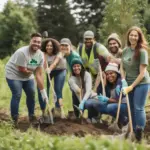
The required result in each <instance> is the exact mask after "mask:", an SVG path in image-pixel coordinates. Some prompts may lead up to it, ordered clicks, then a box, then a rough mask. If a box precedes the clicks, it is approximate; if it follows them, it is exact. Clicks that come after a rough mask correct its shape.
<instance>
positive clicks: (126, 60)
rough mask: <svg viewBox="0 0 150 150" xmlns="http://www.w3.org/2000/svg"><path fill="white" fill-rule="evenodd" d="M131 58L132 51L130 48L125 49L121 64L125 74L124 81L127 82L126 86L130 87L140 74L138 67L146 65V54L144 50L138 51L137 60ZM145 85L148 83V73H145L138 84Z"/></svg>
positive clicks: (132, 55)
mask: <svg viewBox="0 0 150 150" xmlns="http://www.w3.org/2000/svg"><path fill="white" fill-rule="evenodd" d="M133 57H134V50H132V49H131V48H130V47H127V48H125V49H124V50H123V53H122V63H123V69H124V71H125V72H126V80H127V82H128V85H131V84H132V83H133V82H134V81H135V80H136V78H137V76H138V75H139V74H140V70H139V68H140V65H141V64H145V65H148V53H147V51H146V50H145V49H141V50H140V56H139V58H137V59H135V58H133ZM147 83H150V80H149V73H148V71H146V73H145V76H144V78H143V80H142V81H141V82H140V84H147Z"/></svg>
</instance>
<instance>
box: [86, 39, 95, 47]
mask: <svg viewBox="0 0 150 150" xmlns="http://www.w3.org/2000/svg"><path fill="white" fill-rule="evenodd" d="M93 42H94V38H85V39H84V43H85V46H86V47H92V45H93Z"/></svg>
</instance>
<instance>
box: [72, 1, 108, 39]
mask: <svg viewBox="0 0 150 150" xmlns="http://www.w3.org/2000/svg"><path fill="white" fill-rule="evenodd" d="M105 1H106V0H93V1H91V0H72V3H73V4H72V5H73V6H72V11H73V12H74V13H73V16H74V17H75V18H76V21H77V23H78V25H77V27H78V30H79V36H80V37H82V36H83V32H84V31H85V30H88V29H90V30H92V31H94V32H95V33H96V38H97V39H99V35H98V34H97V29H98V28H99V24H101V22H102V19H103V16H104V9H105V6H106V2H105Z"/></svg>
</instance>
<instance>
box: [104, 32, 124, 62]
mask: <svg viewBox="0 0 150 150" xmlns="http://www.w3.org/2000/svg"><path fill="white" fill-rule="evenodd" d="M121 46H122V44H121V40H120V37H119V35H118V34H117V33H112V34H110V35H109V36H108V39H107V47H108V50H109V52H110V53H111V54H112V55H113V56H114V57H115V58H117V59H116V60H117V61H116V62H117V63H118V64H120V62H121V56H122V49H121Z"/></svg>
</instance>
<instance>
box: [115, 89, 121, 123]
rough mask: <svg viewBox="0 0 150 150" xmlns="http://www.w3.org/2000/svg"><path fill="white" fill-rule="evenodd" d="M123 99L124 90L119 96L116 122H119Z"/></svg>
mask: <svg viewBox="0 0 150 150" xmlns="http://www.w3.org/2000/svg"><path fill="white" fill-rule="evenodd" d="M121 99H122V91H121V92H120V96H119V102H118V109H117V116H116V122H118V120H119V113H120V105H121Z"/></svg>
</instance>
